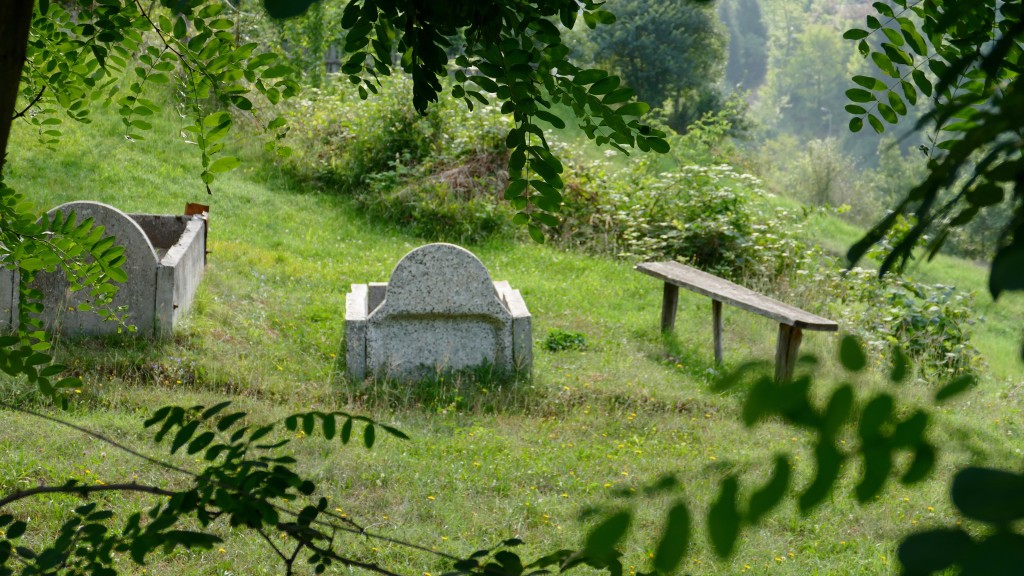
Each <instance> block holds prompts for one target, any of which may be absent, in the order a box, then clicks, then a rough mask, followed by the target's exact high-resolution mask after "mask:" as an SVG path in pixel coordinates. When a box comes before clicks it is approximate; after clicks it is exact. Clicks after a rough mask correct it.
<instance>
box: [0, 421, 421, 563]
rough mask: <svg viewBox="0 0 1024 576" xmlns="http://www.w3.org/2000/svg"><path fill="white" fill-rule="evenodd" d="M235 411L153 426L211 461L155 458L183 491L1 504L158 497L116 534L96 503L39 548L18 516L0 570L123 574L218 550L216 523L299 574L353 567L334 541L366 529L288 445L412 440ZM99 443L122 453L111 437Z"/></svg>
mask: <svg viewBox="0 0 1024 576" xmlns="http://www.w3.org/2000/svg"><path fill="white" fill-rule="evenodd" d="M230 405H231V402H221V403H219V404H216V405H214V406H209V407H207V406H201V405H200V406H192V407H190V408H183V407H180V406H164V407H162V408H160V409H158V410H156V411H155V412H154V413H153V414H152V416H151V417H150V418H149V419H147V420H146V422H145V426H146V427H147V428H151V427H154V428H156V432H155V434H154V436H153V440H154V441H155V442H157V443H169V444H170V447H169V452H170V454H174V453H177V452H183V453H185V454H188V455H189V456H192V457H194V458H195V462H197V463H202V464H203V466H204V468H203V470H202V471H201V472H198V473H194V472H191V471H189V470H186V469H184V468H180V467H177V466H174V465H171V464H168V463H165V462H160V461H159V460H155V459H150V461H151V462H155V463H158V464H160V465H162V466H163V467H165V468H168V469H171V470H173V471H174V472H177V473H179V474H180V475H183V476H186V477H188V479H189V482H187V485H186V487H184V488H179V489H166V488H162V487H157V486H149V485H146V484H141V483H137V482H132V483H125V484H112V485H104V484H99V485H88V484H83V483H79V482H76V481H74V480H72V481H69V482H67V483H65V484H62V485H55V486H46V485H42V486H38V487H34V488H29V489H26V490H20V491H15V492H13V493H10V494H8V495H7V496H6V497H4V498H3V499H2V500H0V508H3V507H4V506H8V505H10V504H11V503H14V502H17V501H19V500H24V499H26V498H31V497H37V496H41V495H52V494H67V495H70V496H77V497H79V498H82V499H88V498H89V497H90V495H92V494H95V493H99V492H113V491H120V492H128V493H132V492H138V493H145V494H151V495H155V496H158V497H159V498H160V499H159V501H158V502H157V503H156V504H154V505H152V506H151V507H150V508H149V509H148V510H146V511H145V512H144V513H143V512H135V513H132V514H130V515H129V516H128V517H127V518H126V519H125V520H124V524H123V527H121V528H120V529H119V530H114V529H112V524H113V523H114V521H115V518H116V513H115V511H114V510H112V509H109V508H107V507H105V506H101V505H99V504H97V503H96V502H93V503H89V504H85V505H82V506H79V507H77V508H75V509H74V510H73V516H72V517H71V518H70V519H68V520H67V521H65V523H64V524H63V525H62V526H61V527H60V529H59V532H58V534H57V536H56V538H54V539H53V541H52V542H50V543H48V544H44V545H43V547H41V548H33V545H34V544H35V543H34V542H30V541H26V540H27V539H26V540H20V539H21V538H22V536H24V535H25V534H26V533H27V530H28V528H29V524H28V523H27V522H24V521H20V520H19V521H14V522H12V520H13V516H12V515H10V514H3V515H0V528H3V527H4V526H6V531H5V533H4V537H3V539H2V540H0V570H2V571H4V573H7V574H12V573H13V571H12V570H13V567H17V566H20V567H21V568H22V570H23V573H26V574H37V573H50V572H51V571H52V570H53V569H55V568H59V569H60V570H61V571H62V573H81V574H86V573H88V574H110V575H112V574H117V573H118V566H119V565H120V564H121V562H123V561H124V560H130V561H131V562H133V563H134V564H136V565H139V566H142V565H145V564H146V560H147V557H149V556H150V555H151V554H153V553H155V552H158V551H162V552H163V553H164V554H169V553H171V552H173V551H174V549H175V548H177V547H179V546H180V547H182V548H185V549H209V548H211V547H213V546H214V545H215V544H217V543H219V542H221V538H220V536H218V535H217V534H215V533H214V532H213V530H214V527H215V526H216V525H217V524H218V523H226V524H227V525H228V526H230V527H231V528H234V529H244V530H252V531H255V532H257V533H259V534H261V535H263V536H264V537H265V538H266V540H267V542H268V544H269V545H270V546H271V547H273V548H274V549H275V550H276V551H277V552H278V554H279V556H280V559H281V562H282V564H284V569H285V572H286V573H292V571H293V569H294V566H295V564H296V562H300V561H301V562H303V563H308V564H310V565H312V566H313V568H314V570H315V571H316V573H318V574H319V573H321V572H323V571H324V569H326V568H327V567H329V566H331V565H332V564H333V563H335V562H338V563H339V564H342V565H352V563H353V560H351V559H349V558H347V557H346V556H345V555H343V554H342V553H340V552H338V551H337V550H336V546H337V542H336V539H337V536H338V535H339V533H340V534H344V533H346V532H353V533H361V532H362V529H361V528H360V527H359V526H358V525H356V524H355V523H353V522H352V521H351V520H347V519H346V518H344V517H342V516H340V515H338V514H337V513H335V512H332V511H331V510H329V509H328V501H327V499H326V498H318V499H316V500H313V499H312V496H313V494H314V493H315V492H316V485H315V484H314V483H313V482H312V481H311V480H308V479H306V478H303V477H302V476H300V475H299V474H297V473H296V472H294V471H293V470H292V469H291V466H292V465H293V464H295V462H296V461H295V459H294V458H293V457H292V456H290V455H288V454H287V453H286V452H285V450H283V448H284V447H286V446H288V444H290V443H291V441H292V438H290V437H289V436H293V437H294V434H296V433H300V434H301V436H302V437H307V436H319V437H322V438H324V439H325V440H330V441H337V442H339V443H340V444H342V445H347V444H349V442H351V441H354V440H355V439H356V438H358V437H359V436H360V432H361V436H362V442H361V443H362V445H363V446H365V447H366V449H370V448H372V447H373V446H374V444H375V442H376V438H377V430H378V429H379V430H381V431H383V432H385V433H387V434H388V435H390V436H393V437H396V438H400V439H408V436H406V435H405V434H404V433H403V432H401V431H400V430H398V429H396V428H393V427H391V426H387V425H384V424H381V423H379V422H375V421H373V420H371V419H369V418H366V417H363V416H357V415H352V414H349V413H346V412H337V411H336V412H320V411H311V412H303V413H296V414H292V415H290V416H288V417H286V418H285V419H284V420H283V421H280V422H275V423H271V424H266V425H257V424H252V423H248V414H246V413H245V412H237V411H235V412H233V411H229V410H228V408H229V407H230ZM360 429H361V430H360ZM289 433H291V434H289ZM92 436H94V437H96V438H97V439H99V440H102V441H105V442H107V443H108V444H111V445H113V446H114V447H117V448H121V446H119V445H117V444H115V443H113V442H110V441H109V440H107V439H106V438H104V437H103V436H100V435H97V434H92ZM122 449H123V448H122ZM301 502H308V503H306V504H305V505H304V506H303V507H302V508H299V509H296V508H293V507H290V506H294V505H296V504H298V503H301ZM197 528H198V529H197ZM268 534H281V535H284V536H286V537H287V541H286V543H277V544H275V543H274V542H273V541H271V539H270V538H269V537H267V535H268ZM286 545H289V546H292V549H291V550H289V551H288V555H285V554H283V553H282V552H281V548H282V547H284V546H286ZM356 565H359V563H358V562H356Z"/></svg>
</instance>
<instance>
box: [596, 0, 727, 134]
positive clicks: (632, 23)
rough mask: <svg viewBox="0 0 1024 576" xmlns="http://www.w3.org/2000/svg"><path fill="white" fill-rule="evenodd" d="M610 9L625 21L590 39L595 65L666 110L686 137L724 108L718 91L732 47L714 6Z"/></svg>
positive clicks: (639, 4)
mask: <svg viewBox="0 0 1024 576" xmlns="http://www.w3.org/2000/svg"><path fill="white" fill-rule="evenodd" d="M607 6H608V8H609V9H611V10H612V11H613V12H615V13H616V14H617V15H618V16H619V18H620V21H619V22H618V23H617V24H616V25H615V26H608V27H603V28H598V29H596V30H594V31H593V32H591V33H590V34H589V39H590V40H591V41H592V42H593V43H594V48H595V56H594V57H595V60H596V61H597V62H598V63H599V64H601V65H602V66H605V67H608V68H609V69H612V70H618V71H619V73H620V74H622V78H623V80H624V81H625V82H626V84H627V85H628V86H629V87H630V88H632V89H633V90H636V93H637V95H638V97H640V98H642V99H644V100H645V101H647V102H650V103H651V105H653V106H654V107H655V108H661V109H662V112H663V113H664V114H665V116H666V117H667V118H668V124H669V126H671V127H672V128H674V129H675V130H677V131H679V132H684V131H685V130H686V127H687V126H689V124H690V123H691V122H693V121H694V120H697V119H699V118H700V117H701V116H703V115H704V114H705V113H706V112H714V111H717V110H718V109H720V108H721V107H722V102H721V98H720V96H719V95H718V86H717V85H718V83H719V81H720V80H721V78H722V72H723V62H724V60H725V44H726V42H725V38H724V35H723V31H722V30H721V29H720V28H721V27H720V25H719V24H718V22H717V19H716V17H715V13H714V11H713V10H712V9H711V7H710V6H702V5H699V4H697V3H694V2H656V1H652V0H615V1H613V2H609V3H608V5H607Z"/></svg>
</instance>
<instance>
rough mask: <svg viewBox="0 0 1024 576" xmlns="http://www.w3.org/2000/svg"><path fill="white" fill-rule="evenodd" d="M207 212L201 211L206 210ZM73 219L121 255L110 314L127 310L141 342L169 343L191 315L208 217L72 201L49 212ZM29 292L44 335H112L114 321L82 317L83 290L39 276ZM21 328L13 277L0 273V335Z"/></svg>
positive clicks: (60, 277)
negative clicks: (36, 300) (39, 300)
mask: <svg viewBox="0 0 1024 576" xmlns="http://www.w3.org/2000/svg"><path fill="white" fill-rule="evenodd" d="M203 208H205V207H203ZM56 212H62V213H63V214H65V215H69V214H71V213H72V212H74V214H75V219H76V222H84V221H85V220H86V219H88V218H92V219H93V221H94V225H96V226H103V228H104V234H105V235H109V236H113V237H114V238H115V239H116V242H117V244H119V245H121V246H124V248H125V252H124V255H125V263H124V266H123V269H124V271H125V273H126V274H127V276H128V279H127V281H126V282H125V283H123V284H120V285H118V290H117V294H116V295H115V296H114V301H113V303H112V307H121V306H124V307H125V311H126V313H127V317H126V321H125V323H126V324H127V325H130V326H135V328H136V334H137V335H139V336H144V337H167V336H170V335H171V333H172V329H173V327H174V324H175V323H176V322H177V321H178V319H179V318H181V317H182V316H183V315H184V314H185V312H187V311H188V309H189V307H190V306H191V304H192V300H193V298H194V296H195V292H196V289H197V288H198V287H199V282H200V280H201V279H202V277H203V272H204V269H205V266H206V218H205V216H204V215H202V214H190V215H184V216H177V215H164V214H125V213H124V212H122V211H120V210H118V209H117V208H114V207H113V206H109V205H107V204H101V203H99V202H85V201H82V202H69V203H67V204H61V205H60V206H57V207H56V208H54V209H53V210H50V212H49V214H50V216H53V214H55V213H56ZM34 286H35V287H36V288H37V289H38V290H39V291H40V292H42V294H43V313H42V320H43V323H44V325H45V326H46V328H47V329H48V330H51V331H55V332H60V333H61V334H64V335H66V336H103V335H107V334H112V333H115V332H116V331H117V330H118V328H119V325H118V323H117V322H113V321H106V320H104V319H103V318H102V317H100V316H99V315H97V314H95V313H93V312H87V311H80V310H78V307H79V305H80V304H83V303H86V304H88V303H89V294H88V290H79V291H71V290H69V287H68V280H67V278H66V277H65V276H64V273H63V272H60V271H58V272H40V273H39V274H37V275H36V279H35V282H34ZM17 324H18V275H17V274H16V273H15V272H13V271H11V270H8V269H3V270H0V329H11V328H16V327H17Z"/></svg>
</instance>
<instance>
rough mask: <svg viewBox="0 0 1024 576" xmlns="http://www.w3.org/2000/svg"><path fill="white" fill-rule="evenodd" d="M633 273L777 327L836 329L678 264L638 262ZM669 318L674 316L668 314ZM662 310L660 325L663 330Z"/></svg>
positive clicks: (798, 311) (792, 307) (766, 298)
mask: <svg viewBox="0 0 1024 576" xmlns="http://www.w3.org/2000/svg"><path fill="white" fill-rule="evenodd" d="M636 270H637V271H639V272H643V273H644V274H647V275H649V276H653V277H655V278H659V279H661V280H663V281H664V282H666V284H672V285H675V286H681V287H683V288H686V289H688V290H691V291H693V292H696V293H698V294H703V295H705V296H707V297H709V298H711V299H712V300H718V301H720V302H725V303H727V304H731V305H733V306H736V307H737V308H742V309H744V310H747V311H749V312H753V313H755V314H760V315H761V316H765V317H768V318H771V319H772V320H775V321H776V322H778V323H780V324H785V325H787V326H793V327H795V328H801V329H803V330H820V331H825V332H834V331H836V330H839V325H838V324H836V323H835V322H833V321H831V320H828V319H827V318H822V317H821V316H818V315H816V314H811V313H810V312H807V311H806V310H801V309H799V308H797V307H795V306H790V305H789V304H786V303H784V302H779V301H778V300H776V299H774V298H770V297H768V296H765V295H763V294H758V293H757V292H754V291H753V290H750V289H749V288H744V287H743V286H740V285H739V284H735V283H733V282H730V281H728V280H726V279H724V278H719V277H718V276H714V275H712V274H708V273H707V272H702V271H700V270H697V269H695V268H691V267H689V266H686V265H685V264H680V263H679V262H641V263H640V264H637V265H636ZM672 317H673V318H672V319H673V320H674V319H675V318H674V317H675V313H674V312H673V313H672ZM664 321H665V316H664V310H663V316H662V323H663V326H662V327H663V328H664Z"/></svg>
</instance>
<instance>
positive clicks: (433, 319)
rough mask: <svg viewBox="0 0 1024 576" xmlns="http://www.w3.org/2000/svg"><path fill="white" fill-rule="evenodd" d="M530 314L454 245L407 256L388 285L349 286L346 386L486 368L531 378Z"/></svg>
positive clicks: (433, 246)
mask: <svg viewBox="0 0 1024 576" xmlns="http://www.w3.org/2000/svg"><path fill="white" fill-rule="evenodd" d="M531 339H532V333H531V318H530V312H529V311H528V310H527V308H526V304H525V302H524V301H523V298H522V295H521V294H520V293H519V291H518V290H514V289H512V287H511V286H510V285H509V283H508V282H492V281H491V278H490V275H489V274H488V273H487V269H486V268H485V267H484V265H483V263H481V262H480V260H479V259H478V258H477V257H476V256H474V255H473V254H472V253H471V252H469V251H468V250H466V249H464V248H461V247H459V246H455V245H453V244H443V243H438V244H428V245H426V246H422V247H420V248H417V249H416V250H413V251H412V252H410V253H408V254H406V255H405V256H404V257H403V258H402V259H401V260H400V261H399V262H398V264H397V265H396V266H395V269H394V271H393V272H392V273H391V278H390V281H389V282H386V283H384V282H374V283H369V284H353V285H352V290H351V292H349V293H348V294H347V295H346V300H345V365H346V374H347V375H348V377H349V378H350V379H351V380H363V379H365V378H366V377H367V376H370V375H374V376H383V377H388V378H395V379H399V380H417V379H422V378H426V377H430V376H433V375H436V374H439V373H443V372H446V371H457V370H463V369H467V368H474V367H479V366H491V367H493V368H494V369H496V370H498V371H501V372H507V373H521V372H526V373H529V371H530V368H531V365H532V361H533V353H532V340H531Z"/></svg>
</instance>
